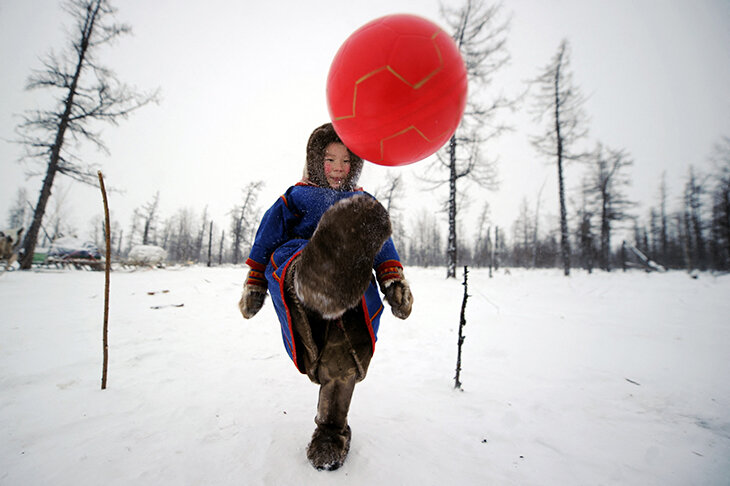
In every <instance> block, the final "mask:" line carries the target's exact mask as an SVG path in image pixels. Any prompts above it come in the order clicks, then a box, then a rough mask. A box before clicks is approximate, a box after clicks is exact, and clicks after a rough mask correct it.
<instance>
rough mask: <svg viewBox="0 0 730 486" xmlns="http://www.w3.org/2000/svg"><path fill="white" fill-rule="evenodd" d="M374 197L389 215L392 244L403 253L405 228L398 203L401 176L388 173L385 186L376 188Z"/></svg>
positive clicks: (401, 182)
mask: <svg viewBox="0 0 730 486" xmlns="http://www.w3.org/2000/svg"><path fill="white" fill-rule="evenodd" d="M375 197H376V198H377V199H378V200H379V201H381V202H382V203H383V204H384V205H385V209H386V211H388V214H389V215H390V222H391V225H392V227H393V242H394V243H395V247H396V248H397V249H398V251H399V252H400V251H405V250H406V246H405V241H406V237H405V228H404V227H403V221H402V218H401V208H400V207H399V206H398V203H399V201H400V200H401V199H403V176H402V174H397V175H396V174H394V173H391V172H390V171H388V172H387V173H386V176H385V184H384V185H383V186H382V187H380V188H378V190H377V191H376V192H375ZM401 256H402V255H401Z"/></svg>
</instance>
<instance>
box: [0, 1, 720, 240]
mask: <svg viewBox="0 0 730 486" xmlns="http://www.w3.org/2000/svg"><path fill="white" fill-rule="evenodd" d="M448 4H450V5H451V4H455V5H458V4H459V2H452V1H449V2H448ZM115 5H116V6H117V7H118V8H119V12H118V15H117V18H118V20H120V21H123V22H127V23H129V24H131V26H132V28H133V31H134V35H133V36H127V37H123V38H121V39H120V41H119V42H118V43H117V44H116V45H115V46H113V47H112V48H110V49H109V50H108V51H107V52H105V54H104V55H103V57H102V60H103V62H104V63H105V64H106V65H108V66H109V67H112V68H113V69H114V70H115V71H116V72H117V74H118V76H119V78H120V79H122V80H123V81H125V82H127V83H129V84H131V85H134V86H137V87H138V88H139V89H142V90H144V89H149V90H152V89H155V88H157V87H159V88H160V89H161V93H162V97H161V98H162V101H161V103H160V104H159V105H151V106H148V107H145V108H143V109H142V110H141V111H139V112H137V113H136V114H134V115H132V116H131V117H130V118H129V119H128V120H123V121H122V122H121V124H120V125H119V126H118V127H113V126H104V127H103V129H104V131H103V133H104V135H103V138H104V140H105V141H106V143H107V144H108V146H109V149H110V151H111V155H110V156H107V155H105V154H103V153H99V152H96V151H95V150H93V148H91V147H87V148H82V149H81V150H80V152H79V153H80V154H81V155H82V156H83V158H84V160H85V161H86V162H90V163H98V164H99V165H100V166H101V167H102V169H103V171H104V174H105V179H106V183H107V185H109V186H114V187H116V188H120V189H124V190H125V191H126V192H125V193H124V194H112V195H111V196H110V205H111V209H112V212H113V215H114V218H115V219H117V220H119V221H120V222H121V223H122V224H123V225H124V227H125V228H128V226H129V222H130V220H129V217H130V214H131V211H132V209H133V208H135V207H138V206H141V205H142V204H144V203H145V202H147V201H149V200H150V199H151V198H152V197H153V196H154V194H155V192H156V191H158V190H159V191H160V197H161V206H162V207H161V210H162V214H163V216H171V215H172V214H173V213H174V212H175V211H176V210H177V209H178V208H181V207H190V208H193V209H194V210H195V211H196V212H197V213H198V214H200V212H202V209H203V207H205V206H206V205H208V208H209V214H211V215H212V217H213V218H214V219H215V220H216V224H217V225H226V226H227V225H228V221H227V220H225V221H224V218H225V214H226V212H227V211H228V210H229V209H230V208H231V207H232V206H233V205H234V204H235V203H236V202H238V201H239V200H240V199H241V194H242V192H241V190H242V188H243V187H244V186H245V185H246V184H247V183H248V182H250V181H254V180H264V181H265V182H266V186H265V189H264V191H263V193H262V195H261V199H260V204H261V205H262V206H264V207H268V206H269V205H270V204H271V203H273V202H274V200H275V199H276V197H277V196H278V195H279V194H281V193H283V192H284V190H285V189H286V188H287V187H288V186H289V185H291V184H293V183H295V182H296V181H297V180H298V179H299V177H300V176H301V170H302V167H303V163H304V155H305V150H304V149H305V144H306V140H307V138H308V136H309V134H310V132H311V131H312V129H313V128H315V127H316V126H318V125H320V124H321V123H323V122H325V121H327V119H328V117H327V108H326V100H325V80H326V77H327V71H328V69H329V64H330V62H331V60H332V58H333V56H334V54H335V52H336V51H337V49H338V48H339V46H340V44H341V43H342V42H343V41H344V40H345V39H346V38H347V36H348V35H349V34H350V33H352V32H353V31H354V30H355V29H357V28H358V27H360V26H361V25H362V24H364V23H366V22H368V21H370V20H372V19H374V18H376V17H379V16H382V15H385V14H389V13H403V12H405V13H414V14H418V15H421V16H424V17H426V18H429V19H431V20H433V21H435V22H437V23H439V24H441V25H443V21H442V19H441V18H440V16H439V9H438V5H439V4H438V1H436V0H371V1H368V2H341V1H334V0H321V1H316V0H315V1H311V2H302V1H281V2H267V1H258V2H250V1H246V2H242V1H238V0H235V1H234V0H208V1H206V2H193V1H186V0H155V1H153V2H149V1H144V2H143V1H136V2H132V1H126V2H121V1H117V2H115ZM504 11H505V14H507V15H511V16H512V21H511V31H510V35H509V43H508V48H509V50H510V53H511V56H512V60H511V64H510V65H509V66H508V68H506V70H505V71H504V72H503V74H502V76H501V77H500V85H498V86H495V89H501V90H505V91H507V92H518V91H521V90H522V89H524V82H525V81H527V80H529V79H531V78H535V77H536V76H537V75H538V74H539V73H540V70H541V68H543V67H544V66H545V65H546V64H547V63H548V62H549V61H550V59H551V58H552V56H553V55H554V54H555V52H556V50H557V47H558V45H559V43H560V41H561V39H563V38H567V39H568V40H569V41H570V43H571V46H572V68H573V72H574V81H575V82H576V84H577V85H578V86H579V87H580V88H581V89H582V91H583V93H584V94H585V95H586V96H587V98H588V99H587V102H586V104H585V110H586V113H587V114H588V116H589V117H590V124H589V130H590V133H589V137H588V138H587V139H586V141H585V146H586V147H587V148H592V147H593V146H594V145H595V143H596V142H597V141H601V142H602V143H604V144H605V145H607V146H609V147H612V148H617V149H625V150H626V151H627V152H628V153H629V154H630V155H631V157H632V158H633V160H634V162H635V166H634V167H633V168H632V169H631V174H632V179H633V187H632V189H631V191H630V195H631V196H633V197H634V198H635V199H636V200H638V201H640V202H643V203H644V206H642V207H639V208H637V210H636V212H637V213H638V215H640V216H644V215H645V214H646V210H645V208H646V207H647V205H649V204H656V196H657V193H658V185H659V183H658V178H659V176H660V174H661V173H662V171H664V170H666V173H667V179H668V184H669V188H670V191H672V192H673V193H674V194H676V195H678V193H679V190H680V187H681V180H682V178H683V177H684V176H685V175H686V173H687V170H688V167H689V164H694V165H696V166H697V167H702V166H705V165H706V159H707V156H708V154H709V152H710V150H711V147H712V145H713V143H715V142H716V141H717V140H718V139H719V137H720V136H722V135H730V2H728V1H727V0H693V1H690V0H684V1H680V0H643V1H633V0H616V1H610V2H607V1H599V0H551V1H543V0H517V1H514V0H513V1H505V2H504ZM64 25H70V24H69V21H68V18H67V15H66V14H64V13H63V12H62V11H61V9H60V7H59V2H58V1H56V0H0V63H1V65H2V75H0V106H1V108H0V223H1V224H0V226H4V225H5V223H6V221H7V212H8V208H9V207H10V206H11V204H12V203H13V201H14V200H15V197H16V191H17V188H18V187H21V186H23V187H26V188H27V189H28V191H29V196H30V199H31V201H32V203H33V204H35V202H36V200H37V197H38V194H37V191H38V190H39V188H40V183H41V178H40V177H35V178H32V179H26V177H25V172H26V171H27V170H28V169H29V168H34V167H35V166H27V165H22V164H19V163H17V159H18V158H19V156H20V155H21V152H22V150H21V148H20V147H19V146H17V145H15V144H12V143H9V142H8V140H10V139H12V138H13V137H14V127H15V125H17V123H18V118H17V117H16V116H15V115H17V114H19V113H22V112H23V111H24V110H25V109H31V108H36V107H38V108H46V107H49V105H48V104H47V98H45V97H44V96H41V95H40V94H39V93H37V92H31V93H29V92H26V91H24V86H25V83H26V80H27V77H28V75H29V74H30V72H31V70H32V69H33V68H38V67H39V66H40V62H39V58H40V57H41V56H42V55H44V54H45V53H47V52H48V51H49V49H52V48H53V49H55V50H56V51H60V50H61V48H62V47H63V46H64V45H65V44H66V43H67V38H66V34H65V30H64ZM487 94H488V93H487ZM528 104H529V98H528ZM527 108H528V106H527V105H525V106H523V107H522V108H521V110H520V113H518V114H517V115H515V116H513V117H511V118H510V121H511V122H513V123H514V131H513V132H512V133H510V134H508V135H507V136H505V137H503V139H502V140H501V141H500V142H499V143H498V144H495V145H492V146H488V147H486V149H487V151H488V152H490V153H491V154H494V155H497V156H498V157H499V174H500V179H501V181H502V183H501V187H500V189H499V190H498V191H496V192H486V191H480V190H475V189H470V191H469V193H470V196H471V199H473V201H474V202H473V203H472V205H471V207H470V208H469V209H468V213H465V216H466V221H467V223H468V222H469V221H470V219H474V218H475V217H476V215H477V213H478V212H479V210H480V208H481V206H482V204H483V202H484V201H488V202H489V204H490V206H491V208H492V217H493V221H495V222H496V223H497V224H499V225H501V226H502V227H504V228H506V229H507V230H510V228H511V225H512V222H513V220H514V218H515V216H516V214H517V210H518V207H519V204H520V201H521V200H522V198H523V197H527V198H528V200H529V201H530V204H531V205H534V204H535V201H536V197H537V193H538V191H539V189H540V187H541V186H542V185H543V184H545V190H544V192H543V203H542V207H543V210H544V211H545V213H546V214H547V213H551V214H553V215H556V214H557V213H558V210H557V203H556V193H557V183H556V177H555V168H554V165H552V164H549V163H548V162H547V161H545V160H544V159H542V158H540V157H539V156H538V155H537V154H536V153H535V151H534V150H533V149H532V147H531V146H530V145H529V136H530V135H534V134H536V133H537V132H538V131H539V129H538V127H537V126H536V125H535V124H534V123H533V122H532V121H531V118H530V117H529V116H526V115H524V113H526V111H527ZM424 164H425V163H417V164H414V165H412V166H408V167H406V168H400V169H396V170H397V171H400V172H402V173H403V174H404V176H405V177H406V188H407V190H408V197H407V198H406V200H405V204H404V205H405V206H406V207H407V210H408V213H409V214H410V215H411V216H406V221H408V220H409V218H411V217H412V216H414V215H415V214H416V213H417V212H418V211H419V210H420V209H424V210H426V211H428V212H432V213H434V212H436V211H437V210H438V209H439V206H438V200H439V199H440V198H444V197H445V196H446V191H447V188H445V187H444V188H443V189H441V190H438V191H436V192H435V193H433V192H432V193H429V194H428V197H426V198H424V197H422V196H418V195H417V194H416V193H417V191H418V190H419V189H421V188H422V186H420V185H419V183H418V182H417V181H416V180H415V176H416V175H418V174H419V173H422V172H423V170H424V168H425V166H424ZM582 170H583V169H582V168H581V167H580V166H569V167H568V168H567V172H568V178H569V184H570V185H569V187H575V185H576V184H577V183H578V179H579V176H580V174H581V172H582ZM394 172H395V170H394ZM384 173H385V170H384V169H381V168H380V167H377V166H374V165H372V164H368V165H367V166H366V168H365V170H364V174H363V177H362V179H361V182H362V183H363V185H364V187H365V189H366V190H369V191H371V192H373V191H375V189H376V188H377V187H378V186H379V185H380V184H381V181H382V178H383V175H384ZM56 184H57V188H56V193H57V194H61V193H66V194H67V197H66V202H65V206H66V209H67V210H68V211H69V212H70V213H73V215H74V216H73V219H72V221H73V223H74V225H75V226H76V228H78V230H79V233H80V234H79V236H82V237H83V236H84V234H85V233H86V232H87V231H88V228H89V226H90V223H89V221H90V219H91V217H92V216H93V215H96V214H100V213H101V197H100V195H99V193H98V190H96V189H93V188H89V187H86V186H82V185H80V184H78V183H72V182H71V181H70V180H68V179H65V178H64V177H58V178H57V182H56ZM444 231H445V227H444ZM467 232H468V233H471V231H470V230H468V231H467Z"/></svg>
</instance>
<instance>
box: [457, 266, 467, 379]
mask: <svg viewBox="0 0 730 486" xmlns="http://www.w3.org/2000/svg"><path fill="white" fill-rule="evenodd" d="M468 275H469V268H468V267H466V266H465V267H464V283H462V284H461V285H463V286H464V299H463V300H462V301H461V314H460V316H459V341H458V352H457V355H456V376H455V377H454V388H456V389H457V390H461V389H462V388H461V381H460V380H459V378H460V376H461V345H462V344H464V339H466V336H464V326H466V301H467V299H468V298H469V294H468V292H467V291H468V287H467V285H468V282H467V277H468Z"/></svg>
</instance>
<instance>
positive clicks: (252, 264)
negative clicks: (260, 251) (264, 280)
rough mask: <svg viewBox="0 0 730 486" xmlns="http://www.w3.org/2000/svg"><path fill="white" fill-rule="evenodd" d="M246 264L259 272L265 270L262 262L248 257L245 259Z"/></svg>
mask: <svg viewBox="0 0 730 486" xmlns="http://www.w3.org/2000/svg"><path fill="white" fill-rule="evenodd" d="M246 265H248V266H249V267H251V268H252V269H254V270H257V271H259V272H265V271H266V265H264V264H263V263H259V262H257V261H256V260H251V259H250V258H249V259H247V260H246Z"/></svg>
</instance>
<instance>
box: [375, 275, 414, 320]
mask: <svg viewBox="0 0 730 486" xmlns="http://www.w3.org/2000/svg"><path fill="white" fill-rule="evenodd" d="M376 273H377V275H378V283H379V284H380V290H381V291H382V292H383V294H385V300H386V301H387V302H388V304H390V310H391V311H392V312H393V315H394V316H395V317H397V318H399V319H406V318H407V317H408V316H410V315H411V308H412V307H413V294H411V287H410V285H408V281H407V280H406V279H405V277H404V276H403V266H402V265H401V264H400V263H398V262H395V261H391V262H385V263H383V264H381V265H380V266H379V267H378V269H377V272H376Z"/></svg>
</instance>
